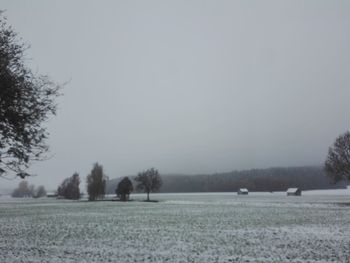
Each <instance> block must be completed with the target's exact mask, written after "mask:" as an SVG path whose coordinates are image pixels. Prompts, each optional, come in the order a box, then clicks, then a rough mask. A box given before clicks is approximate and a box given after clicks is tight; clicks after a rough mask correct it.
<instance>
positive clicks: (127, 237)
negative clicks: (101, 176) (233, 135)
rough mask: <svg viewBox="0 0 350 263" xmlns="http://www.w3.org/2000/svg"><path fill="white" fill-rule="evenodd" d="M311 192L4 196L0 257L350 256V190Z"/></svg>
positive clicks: (231, 259)
mask: <svg viewBox="0 0 350 263" xmlns="http://www.w3.org/2000/svg"><path fill="white" fill-rule="evenodd" d="M345 191H346V190H345ZM344 193H345V192H344ZM344 193H343V194H344ZM303 194H304V195H303V196H301V197H286V196H285V194H283V193H274V194H270V193H252V194H251V193H250V195H249V196H237V195H235V194H232V193H211V194H158V195H151V197H152V198H155V199H158V200H160V202H158V203H145V202H141V201H139V200H141V199H142V198H144V195H134V196H133V199H134V200H135V201H133V202H128V203H122V202H110V201H106V202H93V203H91V202H86V201H64V200H55V199H39V200H33V199H32V200H30V199H27V200H18V199H7V198H1V199H0V262H4V263H5V262H350V205H349V203H350V195H349V194H346V193H345V194H344V195H340V194H338V195H335V194H333V195H331V194H325V193H322V192H304V193H303ZM346 203H348V204H346Z"/></svg>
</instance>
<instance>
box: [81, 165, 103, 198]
mask: <svg viewBox="0 0 350 263" xmlns="http://www.w3.org/2000/svg"><path fill="white" fill-rule="evenodd" d="M106 180H107V177H106V175H105V174H104V173H103V167H102V165H99V164H98V163H95V164H94V167H93V168H92V170H91V173H90V174H89V175H88V176H87V177H86V182H87V192H88V194H89V200H90V201H94V200H97V199H102V198H104V196H105V188H106Z"/></svg>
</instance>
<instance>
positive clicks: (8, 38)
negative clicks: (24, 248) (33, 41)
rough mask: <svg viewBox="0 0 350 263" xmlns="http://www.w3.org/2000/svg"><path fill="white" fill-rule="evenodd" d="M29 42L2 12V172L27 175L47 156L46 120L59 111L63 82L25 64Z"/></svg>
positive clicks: (0, 108) (0, 170) (0, 41)
mask: <svg viewBox="0 0 350 263" xmlns="http://www.w3.org/2000/svg"><path fill="white" fill-rule="evenodd" d="M27 48H28V47H27V45H25V44H24V43H23V42H22V41H21V40H20V39H19V37H18V36H17V34H16V33H15V32H14V31H13V29H12V28H11V27H10V26H8V25H7V20H6V18H5V17H4V16H3V15H2V14H1V13H0V175H1V176H7V175H9V174H10V173H11V172H12V173H14V174H16V175H18V176H21V177H22V178H23V177H25V176H27V175H28V173H26V172H25V170H26V168H28V167H29V164H30V162H31V161H33V160H41V159H43V154H44V153H45V152H47V150H48V146H47V144H46V143H45V139H46V138H47V136H48V132H47V129H46V127H44V126H43V123H44V122H45V121H46V120H47V119H48V118H49V117H50V115H52V114H56V104H55V99H56V97H57V96H58V95H59V86H58V85H57V84H55V83H53V82H52V81H51V80H50V79H49V77H47V76H44V75H36V74H34V73H33V71H32V70H31V69H30V68H29V67H28V66H26V65H25V50H26V49H27Z"/></svg>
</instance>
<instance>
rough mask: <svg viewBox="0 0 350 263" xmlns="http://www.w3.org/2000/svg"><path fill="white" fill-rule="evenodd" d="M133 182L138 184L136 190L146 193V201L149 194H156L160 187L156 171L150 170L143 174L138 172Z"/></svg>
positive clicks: (159, 178)
mask: <svg viewBox="0 0 350 263" xmlns="http://www.w3.org/2000/svg"><path fill="white" fill-rule="evenodd" d="M135 181H136V182H138V184H137V189H138V190H141V191H144V192H145V193H147V201H149V200H150V199H149V194H150V192H156V191H158V190H159V188H160V187H161V186H162V178H161V177H160V175H159V172H158V170H156V169H154V168H151V169H148V170H146V171H144V172H140V173H139V174H138V175H137V177H136V178H135Z"/></svg>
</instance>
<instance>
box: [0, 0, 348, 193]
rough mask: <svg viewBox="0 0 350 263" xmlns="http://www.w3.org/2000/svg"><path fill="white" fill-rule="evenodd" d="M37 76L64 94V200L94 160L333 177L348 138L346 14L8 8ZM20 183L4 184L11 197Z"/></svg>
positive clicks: (45, 176)
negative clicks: (328, 171) (323, 172)
mask: <svg viewBox="0 0 350 263" xmlns="http://www.w3.org/2000/svg"><path fill="white" fill-rule="evenodd" d="M0 8H1V9H2V10H6V11H5V15H6V16H7V18H8V23H9V24H11V25H12V26H13V28H14V30H15V31H16V32H18V33H19V35H20V36H21V37H22V38H23V40H24V41H25V42H26V43H29V44H30V45H31V47H30V49H28V52H27V58H28V61H27V62H28V63H29V64H30V65H31V66H32V68H33V69H34V70H38V71H40V72H42V73H47V74H49V75H50V76H51V77H52V78H53V79H54V80H55V81H58V82H60V83H64V82H67V81H68V83H67V84H66V85H65V87H64V89H63V93H64V96H62V97H60V98H59V100H58V105H59V110H58V115H57V117H55V118H52V119H51V120H50V121H49V122H48V123H47V126H48V128H49V131H50V133H51V135H50V138H49V140H48V144H49V145H50V148H51V159H49V160H47V161H45V162H39V163H36V164H35V165H33V166H32V168H31V172H32V173H34V174H37V176H36V177H32V178H29V179H28V180H29V182H30V183H34V184H36V185H38V184H44V185H45V186H47V188H48V189H56V187H57V185H58V184H59V183H60V182H61V181H62V180H63V179H64V178H66V177H68V176H70V175H72V174H73V172H75V171H77V172H79V173H80V175H81V176H82V178H83V179H84V176H85V175H86V174H87V173H88V171H89V170H90V169H91V168H92V164H93V163H94V162H96V161H98V162H100V163H101V164H103V165H104V168H105V172H106V173H107V175H108V176H109V177H110V178H117V177H120V176H124V175H134V174H136V173H137V172H138V171H141V170H143V169H146V168H149V167H152V166H153V167H157V168H158V169H159V171H160V173H161V174H162V173H183V174H197V173H209V174H210V173H215V172H228V171H232V170H241V169H251V168H266V167H271V166H302V165H321V164H323V162H324V160H325V157H326V154H327V149H328V147H329V146H330V145H331V144H332V143H333V141H334V139H335V137H336V136H337V135H338V134H340V133H342V132H344V131H345V130H347V129H349V112H350V104H349V103H348V98H349V96H350V88H349V84H350V74H349V68H350V53H349V52H348V47H349V46H350V35H349V34H348V32H349V28H350V3H349V2H347V1H302V2H300V1H248V2H247V1H197V0H196V1H154V0H151V1H107V0H106V1H85V0H84V1H83V0H78V1H68V0H63V1H44V0H39V1H24V0H19V1H12V0H2V1H1V7H0ZM18 181H19V179H18V180H14V181H9V182H8V181H4V180H2V181H1V188H11V189H12V188H13V187H14V186H16V185H17V184H18Z"/></svg>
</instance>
